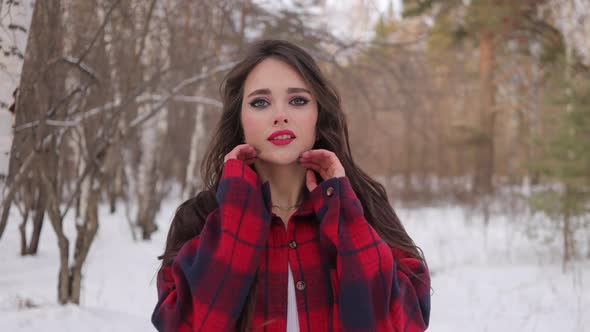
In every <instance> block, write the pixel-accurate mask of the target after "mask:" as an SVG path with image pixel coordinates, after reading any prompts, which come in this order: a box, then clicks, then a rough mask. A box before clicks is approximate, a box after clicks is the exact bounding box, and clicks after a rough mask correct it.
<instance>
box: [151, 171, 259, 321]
mask: <svg viewBox="0 0 590 332" xmlns="http://www.w3.org/2000/svg"><path fill="white" fill-rule="evenodd" d="M261 187H262V185H261V184H260V181H259V180H258V175H257V174H256V172H254V170H252V169H251V168H250V167H249V166H247V165H246V164H244V163H243V162H242V161H239V160H236V159H230V160H228V161H227V162H226V163H225V165H224V169H223V174H222V177H221V181H220V184H219V188H218V191H217V194H216V198H217V201H218V204H219V206H218V208H217V209H216V210H215V211H213V212H212V213H211V214H209V216H208V217H207V220H206V223H205V227H204V228H203V231H202V232H201V234H200V235H199V236H197V237H195V238H193V239H192V240H190V241H188V242H186V243H185V244H184V245H183V246H182V248H181V249H180V251H179V252H178V255H177V256H176V258H175V259H174V261H173V263H172V265H170V266H164V267H162V268H161V269H160V271H159V272H158V281H157V288H158V302H157V304H156V307H155V309H154V312H153V314H152V323H153V324H154V326H155V327H156V328H157V329H158V331H175V332H178V331H194V330H198V331H204V332H207V331H212V332H213V331H215V332H217V331H228V330H233V329H234V328H235V324H236V321H237V319H238V317H239V315H240V313H241V311H242V308H243V306H244V303H245V300H246V296H247V295H248V292H249V291H250V287H251V285H252V282H253V280H254V277H255V274H256V270H257V268H258V266H259V265H260V260H261V257H262V252H263V250H264V245H265V243H266V240H267V238H268V233H269V230H270V217H271V216H270V213H269V211H268V209H267V208H266V206H265V204H266V203H265V199H264V197H263V193H262V192H263V191H262V188H261Z"/></svg>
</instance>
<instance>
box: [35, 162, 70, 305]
mask: <svg viewBox="0 0 590 332" xmlns="http://www.w3.org/2000/svg"><path fill="white" fill-rule="evenodd" d="M41 172H42V173H41V179H42V180H43V186H44V189H45V190H44V193H45V194H46V195H47V213H48V214H49V220H51V225H52V226H53V230H54V231H55V235H56V236H57V246H58V248H59V273H58V279H57V280H58V281H57V300H58V302H59V303H60V304H66V303H68V301H69V297H70V296H69V294H70V291H69V290H70V273H69V271H68V265H69V248H70V241H69V240H68V238H67V237H66V236H65V233H64V231H63V219H62V217H61V214H60V212H59V203H58V201H57V197H56V196H55V194H54V193H55V191H53V190H52V184H51V181H49V179H48V178H47V175H45V173H43V170H41Z"/></svg>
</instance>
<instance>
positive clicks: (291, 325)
mask: <svg viewBox="0 0 590 332" xmlns="http://www.w3.org/2000/svg"><path fill="white" fill-rule="evenodd" d="M287 266H288V269H289V282H288V283H287V285H288V286H287V332H299V316H298V315H297V298H296V297H295V281H293V272H291V265H290V264H287Z"/></svg>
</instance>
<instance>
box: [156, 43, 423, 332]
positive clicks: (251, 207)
mask: <svg viewBox="0 0 590 332" xmlns="http://www.w3.org/2000/svg"><path fill="white" fill-rule="evenodd" d="M221 90H222V92H221V94H222V98H223V113H222V116H221V120H220V122H219V126H218V128H217V130H216V131H215V134H214V136H213V139H212V141H211V144H210V145H209V149H208V151H207V153H206V156H205V158H204V160H203V164H202V174H204V177H203V180H204V183H205V185H206V190H204V191H202V192H200V193H199V194H198V195H197V196H196V197H195V198H192V199H190V200H188V201H186V202H184V203H183V204H182V205H181V206H180V207H179V208H178V210H177V211H176V214H175V216H174V218H173V220H172V224H171V226H170V231H169V233H168V238H167V241H166V248H165V251H164V254H163V255H162V256H160V258H161V259H163V262H162V266H161V268H160V270H159V272H158V285H157V287H158V298H159V300H158V303H157V305H156V307H155V309H154V312H153V315H152V322H153V324H154V325H155V326H156V328H157V329H158V330H160V331H212V332H213V331H214V332H217V331H236V330H237V331H246V330H250V329H253V330H260V331H269V332H271V331H277V332H278V331H281V332H284V331H306V332H312V331H318V332H319V331H321V332H325V331H359V332H363V331H408V332H413V331H424V330H425V329H426V328H427V326H428V320H429V315H430V276H429V273H428V268H427V265H426V262H425V260H424V258H423V256H422V254H421V251H420V250H419V248H418V247H416V245H415V244H414V242H413V241H412V239H411V238H410V237H409V236H408V234H407V233H406V231H405V229H404V227H403V226H402V224H401V222H400V220H399V219H398V217H397V216H396V214H395V212H394V210H393V209H392V207H391V206H390V204H389V202H388V199H387V195H386V193H385V190H384V188H383V186H381V185H380V184H379V183H377V182H376V181H374V180H373V179H371V178H370V177H369V176H368V175H367V174H365V173H364V172H363V171H362V170H361V169H360V168H358V166H357V165H356V164H355V163H354V161H353V159H352V154H351V151H350V146H349V142H348V129H347V125H346V120H345V117H344V113H343V112H342V109H341V105H340V97H339V96H338V93H337V92H336V90H335V88H334V87H333V86H332V85H331V84H330V83H329V82H328V80H326V78H325V77H324V76H323V75H322V73H321V71H320V69H319V68H318V66H317V64H316V63H315V62H314V60H313V59H312V58H311V57H310V55H309V54H308V53H306V52H305V51H304V50H303V49H301V48H300V47H298V46H296V45H293V44H291V43H289V42H286V41H280V40H263V41H260V42H257V43H254V44H253V45H252V46H251V48H250V49H249V51H248V52H247V53H246V54H245V57H244V59H243V60H242V61H241V62H240V63H238V64H237V65H236V66H235V67H234V68H233V69H232V70H231V71H230V72H229V74H228V75H227V77H226V79H225V81H224V83H223V84H222V89H221Z"/></svg>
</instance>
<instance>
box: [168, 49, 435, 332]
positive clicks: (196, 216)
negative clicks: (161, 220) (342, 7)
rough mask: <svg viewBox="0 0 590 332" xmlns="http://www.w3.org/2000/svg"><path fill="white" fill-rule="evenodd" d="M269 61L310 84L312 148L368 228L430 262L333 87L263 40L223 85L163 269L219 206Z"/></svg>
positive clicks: (305, 58) (301, 55) (300, 55)
mask: <svg viewBox="0 0 590 332" xmlns="http://www.w3.org/2000/svg"><path fill="white" fill-rule="evenodd" d="M268 57H273V58H277V59H279V60H282V61H284V62H285V63H287V64H289V65H290V66H292V67H293V68H294V69H296V70H297V71H298V72H299V74H300V75H301V76H302V77H303V79H304V80H305V81H306V83H307V84H308V85H309V86H310V88H311V90H312V92H313V94H314V96H315V97H316V99H317V103H318V120H317V125H316V132H317V135H318V140H317V142H316V143H315V145H314V147H313V148H314V149H326V150H329V151H332V152H334V153H335V154H336V156H337V157H338V159H339V160H340V162H341V163H342V165H343V166H344V170H345V172H346V176H347V177H348V178H349V180H350V182H351V184H352V188H353V190H354V191H355V193H356V194H357V196H358V198H359V200H360V201H361V203H362V206H363V210H364V215H365V218H366V219H367V221H368V222H369V224H371V225H372V226H373V228H375V230H376V231H377V233H379V235H380V236H381V238H382V239H383V240H384V241H385V242H387V243H388V244H389V245H390V246H391V247H394V248H398V249H401V250H403V251H404V252H406V253H407V254H408V255H410V256H413V257H416V258H418V259H420V260H421V261H423V262H424V263H425V261H424V257H423V255H422V251H421V250H420V249H419V248H418V247H417V246H416V245H415V244H414V242H413V241H412V239H411V238H410V237H409V235H408V234H407V232H406V230H405V229H404V227H403V225H402V223H401V222H400V220H399V218H398V217H397V215H396V213H395V211H394V210H393V208H392V207H391V205H390V204H389V200H388V198H387V193H386V191H385V188H384V187H383V186H382V185H381V184H380V183H378V182H377V181H375V180H373V179H371V177H369V176H368V175H367V174H366V173H365V172H363V171H362V170H361V169H360V168H359V167H358V166H357V165H356V164H355V162H354V160H353V159H352V153H351V150H350V143H349V140H348V128H347V125H346V117H345V114H344V112H343V111H342V107H341V104H340V96H339V95H338V92H337V91H336V89H335V88H334V86H333V85H332V84H331V83H330V82H329V81H328V80H327V79H326V78H325V77H324V75H323V74H322V72H321V71H320V68H319V67H318V65H317V64H316V62H315V61H314V59H313V58H312V57H311V56H310V55H309V54H308V53H307V52H306V51H305V50H303V49H302V48H300V47H298V46H297V45H294V44H292V43H290V42H287V41H284V40H261V41H258V42H255V43H253V44H252V45H251V46H250V48H249V49H248V51H247V52H246V54H245V56H244V58H243V59H242V61H240V62H239V63H238V64H236V65H235V66H234V67H233V69H232V70H231V71H230V72H229V73H228V74H227V76H226V77H225V79H224V81H223V82H222V84H221V86H220V93H221V98H222V102H223V112H222V115H221V119H220V121H219V124H218V126H217V128H216V130H215V132H214V134H213V137H212V140H211V142H210V144H209V147H208V149H207V152H206V154H205V156H204V158H203V162H202V164H201V174H202V177H203V183H204V186H205V189H204V190H203V191H201V192H200V193H199V194H198V195H197V196H196V197H194V198H191V199H189V200H188V201H186V202H184V203H182V204H181V205H180V207H179V208H178V209H177V211H176V213H175V215H174V218H173V219H172V224H171V226H170V230H169V232H168V237H167V239H166V249H165V250H164V253H163V254H162V256H160V257H159V258H160V259H163V261H162V265H168V264H172V261H173V259H174V257H175V256H176V254H177V253H178V251H179V250H180V248H181V247H182V245H183V244H184V243H185V242H186V241H188V240H189V239H191V238H193V237H195V236H197V235H198V234H200V232H201V230H202V229H203V226H204V224H205V220H206V218H207V215H208V214H209V213H211V212H212V211H213V210H215V209H216V208H217V202H216V201H215V192H216V190H217V186H218V184H219V180H220V177H221V171H222V168H223V158H224V157H225V155H226V154H228V153H229V152H230V151H231V150H232V149H233V148H234V147H235V146H237V145H239V144H242V143H243V128H242V124H241V122H240V112H241V107H242V96H243V92H244V90H243V89H244V82H245V81H246V78H247V77H248V74H249V73H250V72H251V71H252V69H253V68H254V67H255V66H256V65H257V64H259V63H260V62H262V61H263V60H264V59H266V58H268ZM316 176H317V174H316ZM256 284H257V282H254V284H253V286H252V289H251V290H250V293H249V295H248V298H247V299H246V305H245V307H244V310H243V311H242V313H241V315H240V318H239V320H238V330H239V331H245V330H247V329H248V328H249V322H250V321H251V318H252V314H253V311H254V305H255V304H254V293H255V292H256Z"/></svg>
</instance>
